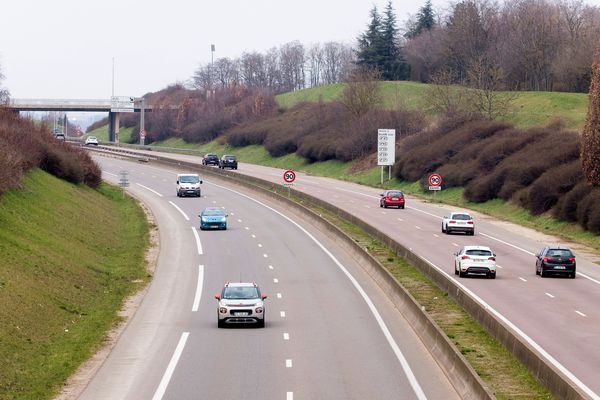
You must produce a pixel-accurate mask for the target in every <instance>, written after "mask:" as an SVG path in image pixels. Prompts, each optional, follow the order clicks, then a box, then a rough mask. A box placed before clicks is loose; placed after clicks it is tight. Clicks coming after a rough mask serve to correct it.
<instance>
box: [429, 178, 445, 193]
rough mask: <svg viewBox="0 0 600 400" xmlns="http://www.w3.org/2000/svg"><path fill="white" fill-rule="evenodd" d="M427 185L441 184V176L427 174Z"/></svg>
mask: <svg viewBox="0 0 600 400" xmlns="http://www.w3.org/2000/svg"><path fill="white" fill-rule="evenodd" d="M429 186H442V177H441V176H440V175H439V174H431V175H429ZM434 190H435V189H434Z"/></svg>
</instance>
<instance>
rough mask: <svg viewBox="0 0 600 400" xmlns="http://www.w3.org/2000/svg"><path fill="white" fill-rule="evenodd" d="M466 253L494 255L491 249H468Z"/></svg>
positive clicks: (471, 254)
mask: <svg viewBox="0 0 600 400" xmlns="http://www.w3.org/2000/svg"><path fill="white" fill-rule="evenodd" d="M466 253H467V254H468V255H470V256H487V257H491V256H492V252H491V251H489V250H467V251H466Z"/></svg>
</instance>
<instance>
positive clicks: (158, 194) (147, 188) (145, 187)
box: [136, 183, 163, 197]
mask: <svg viewBox="0 0 600 400" xmlns="http://www.w3.org/2000/svg"><path fill="white" fill-rule="evenodd" d="M136 185H138V186H139V187H142V188H144V189H146V190H149V191H151V192H152V193H154V194H155V195H157V196H158V197H163V195H162V194H160V193H158V192H157V191H156V190H154V189H150V188H149V187H148V186H144V185H142V184H141V183H136Z"/></svg>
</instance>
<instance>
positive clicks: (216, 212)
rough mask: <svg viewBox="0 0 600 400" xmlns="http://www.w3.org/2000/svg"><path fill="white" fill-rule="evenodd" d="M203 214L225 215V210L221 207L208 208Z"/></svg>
mask: <svg viewBox="0 0 600 400" xmlns="http://www.w3.org/2000/svg"><path fill="white" fill-rule="evenodd" d="M202 215H205V216H224V215H225V212H224V211H223V210H221V209H220V208H207V209H205V210H204V211H202Z"/></svg>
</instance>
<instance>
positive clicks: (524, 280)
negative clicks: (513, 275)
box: [519, 277, 527, 282]
mask: <svg viewBox="0 0 600 400" xmlns="http://www.w3.org/2000/svg"><path fill="white" fill-rule="evenodd" d="M519 279H520V280H522V281H523V282H527V279H525V278H521V277H519Z"/></svg>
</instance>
